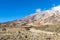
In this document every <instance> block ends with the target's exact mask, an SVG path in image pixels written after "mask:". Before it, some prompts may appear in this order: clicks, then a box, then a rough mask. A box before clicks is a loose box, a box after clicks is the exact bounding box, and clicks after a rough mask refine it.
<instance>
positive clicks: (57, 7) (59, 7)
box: [52, 5, 60, 11]
mask: <svg viewBox="0 0 60 40" xmlns="http://www.w3.org/2000/svg"><path fill="white" fill-rule="evenodd" d="M52 10H55V11H60V5H58V6H55V7H52Z"/></svg>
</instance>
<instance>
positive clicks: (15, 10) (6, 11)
mask: <svg viewBox="0 0 60 40" xmlns="http://www.w3.org/2000/svg"><path fill="white" fill-rule="evenodd" d="M57 5H60V0H0V22H6V21H12V20H16V19H20V18H23V17H25V16H28V15H30V14H32V13H34V12H35V10H36V9H41V10H46V9H49V8H51V7H53V6H57Z"/></svg>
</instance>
